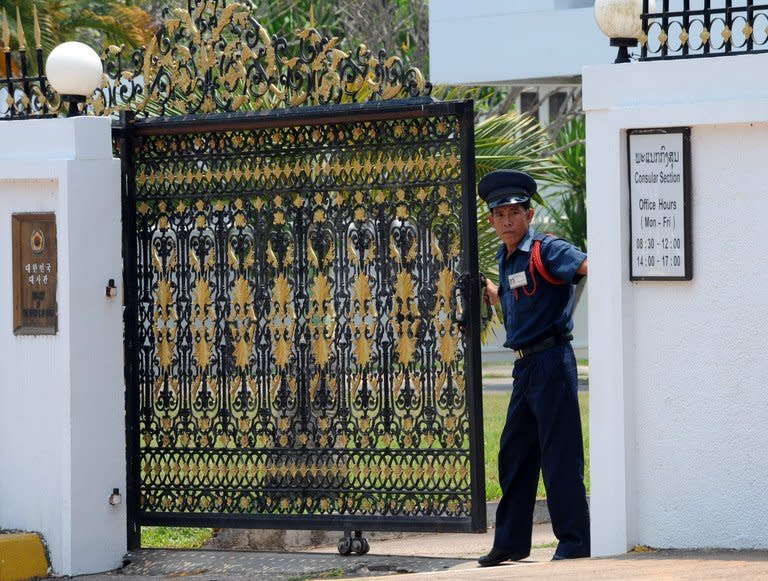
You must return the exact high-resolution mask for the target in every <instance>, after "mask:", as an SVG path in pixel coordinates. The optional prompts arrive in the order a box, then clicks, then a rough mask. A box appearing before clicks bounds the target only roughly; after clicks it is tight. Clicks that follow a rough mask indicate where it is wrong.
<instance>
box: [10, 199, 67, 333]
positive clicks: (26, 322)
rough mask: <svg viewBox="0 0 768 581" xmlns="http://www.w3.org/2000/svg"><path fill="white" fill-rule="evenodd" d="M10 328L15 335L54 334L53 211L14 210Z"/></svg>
mask: <svg viewBox="0 0 768 581" xmlns="http://www.w3.org/2000/svg"><path fill="white" fill-rule="evenodd" d="M11 225H12V230H13V332H14V334H15V335H55V334H56V332H57V331H58V327H59V316H58V307H57V305H56V280H57V278H58V277H57V261H56V215H55V214H50V213H49V214H14V215H13V216H12V217H11Z"/></svg>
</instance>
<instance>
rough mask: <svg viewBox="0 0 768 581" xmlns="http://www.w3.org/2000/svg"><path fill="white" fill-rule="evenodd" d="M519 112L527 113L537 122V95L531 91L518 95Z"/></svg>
mask: <svg viewBox="0 0 768 581" xmlns="http://www.w3.org/2000/svg"><path fill="white" fill-rule="evenodd" d="M520 112H521V113H523V114H525V113H528V114H530V115H531V116H533V117H535V118H536V120H539V94H538V93H535V92H533V91H523V92H522V93H520Z"/></svg>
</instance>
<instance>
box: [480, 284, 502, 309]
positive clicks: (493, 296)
mask: <svg viewBox="0 0 768 581" xmlns="http://www.w3.org/2000/svg"><path fill="white" fill-rule="evenodd" d="M483 292H484V293H485V296H486V297H487V298H488V300H489V301H490V303H491V304H492V305H497V304H498V303H499V287H498V285H495V284H493V283H492V282H491V279H490V278H486V279H485V289H484V290H483Z"/></svg>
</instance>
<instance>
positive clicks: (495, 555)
mask: <svg viewBox="0 0 768 581" xmlns="http://www.w3.org/2000/svg"><path fill="white" fill-rule="evenodd" d="M527 556H528V553H524V554H523V553H515V552H510V551H502V550H501V549H497V548H495V547H494V548H493V549H491V552H490V553H488V554H487V555H483V556H482V557H480V558H479V559H478V560H477V562H478V563H479V564H480V566H481V567H494V566H496V565H501V564H502V563H503V562H504V561H519V560H520V559H525V558H526V557H527Z"/></svg>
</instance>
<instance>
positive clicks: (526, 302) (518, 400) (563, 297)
mask: <svg viewBox="0 0 768 581" xmlns="http://www.w3.org/2000/svg"><path fill="white" fill-rule="evenodd" d="M478 191H479V194H480V197H481V198H482V199H483V200H484V201H485V202H486V203H487V204H488V208H489V210H490V211H491V216H490V223H491V226H493V228H494V230H496V234H498V236H499V238H500V239H501V241H502V244H501V247H500V248H499V251H498V253H497V258H498V259H499V279H500V282H499V286H496V285H495V284H493V283H492V282H491V281H487V282H486V291H487V292H488V295H489V297H490V299H491V303H493V304H496V303H498V302H499V301H501V308H502V311H503V313H504V327H505V329H506V335H507V338H506V341H505V343H504V346H505V347H508V348H510V349H514V352H515V357H516V359H515V366H514V372H513V376H514V381H513V388H512V397H511V399H510V402H509V409H508V410H507V420H506V424H505V425H504V430H503V432H502V434H501V446H500V449H499V482H500V483H501V490H502V497H501V501H500V502H499V507H498V509H497V510H496V533H495V538H494V542H493V548H492V549H491V551H490V553H488V554H487V555H485V556H483V557H481V558H480V559H479V561H478V562H479V563H480V566H482V567H488V566H492V565H498V564H500V563H503V562H505V561H510V560H512V561H517V560H520V559H525V558H526V557H527V556H528V555H529V554H530V550H531V532H532V528H533V508H534V504H535V501H536V488H537V484H538V479H539V469H541V471H542V473H543V475H544V485H545V487H546V489H547V505H548V507H549V513H550V517H551V519H552V528H553V530H554V533H555V536H557V538H558V540H559V543H558V546H557V550H556V551H555V556H554V559H568V558H576V557H588V556H589V552H590V545H589V508H588V506H587V499H586V491H585V489H584V450H583V443H582V435H581V420H580V417H579V404H578V398H577V389H578V378H577V375H576V360H575V358H574V354H573V348H572V347H571V343H570V341H571V339H572V336H571V334H570V333H571V330H572V329H573V321H572V319H571V316H572V313H573V302H574V285H575V284H576V283H577V282H578V281H579V280H580V279H581V278H582V276H584V275H586V274H587V256H586V254H584V253H583V252H581V251H580V250H579V249H578V248H576V247H575V246H573V245H572V244H569V243H568V242H565V241H564V240H560V239H558V238H554V237H550V236H546V235H543V234H540V233H538V232H536V231H535V230H534V229H533V228H531V226H530V224H531V220H532V219H533V209H532V208H531V197H532V196H533V195H534V194H535V193H536V182H535V181H534V180H533V178H531V177H530V176H529V175H528V174H525V173H523V172H519V171H512V170H500V171H494V172H491V173H489V174H488V175H486V176H485V177H484V178H483V179H482V180H480V183H479V185H478Z"/></svg>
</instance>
